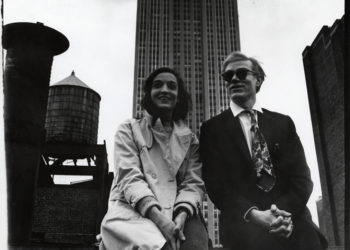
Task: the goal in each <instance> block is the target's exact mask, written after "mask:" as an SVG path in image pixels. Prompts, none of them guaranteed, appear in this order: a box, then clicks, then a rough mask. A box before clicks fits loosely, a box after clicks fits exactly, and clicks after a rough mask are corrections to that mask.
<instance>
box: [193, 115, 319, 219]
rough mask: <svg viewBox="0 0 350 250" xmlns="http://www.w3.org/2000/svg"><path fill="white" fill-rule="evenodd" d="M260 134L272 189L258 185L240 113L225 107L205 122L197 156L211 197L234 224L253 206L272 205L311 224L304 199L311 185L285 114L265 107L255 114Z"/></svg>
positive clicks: (293, 127)
mask: <svg viewBox="0 0 350 250" xmlns="http://www.w3.org/2000/svg"><path fill="white" fill-rule="evenodd" d="M258 124H259V128H260V130H261V132H262V133H263V135H264V137H265V140H266V143H267V146H268V149H269V152H270V156H271V160H272V164H273V167H274V170H275V173H276V184H275V186H274V188H273V189H272V190H271V191H270V192H267V193H266V192H264V191H262V190H260V189H259V188H258V187H256V185H255V183H256V173H255V171H254V163H253V161H252V159H251V156H250V153H249V149H248V145H247V143H246V139H245V137H244V134H243V131H242V127H241V124H240V122H239V118H238V117H234V116H233V114H232V112H231V110H230V109H227V110H225V111H224V112H222V113H221V114H219V115H218V116H215V117H213V118H212V119H210V120H208V121H206V122H204V123H203V125H202V127H201V133H200V154H201V159H202V162H203V178H204V181H205V184H206V188H207V192H208V195H209V197H210V199H211V200H212V201H213V202H214V204H215V205H216V207H217V208H219V209H220V210H221V212H222V216H223V217H224V218H225V217H226V218H227V219H230V220H231V221H232V223H242V222H244V221H243V216H244V213H245V212H246V211H247V210H248V209H249V208H251V207H252V206H257V207H258V208H259V209H260V210H266V209H269V208H270V206H271V204H276V205H277V207H278V208H279V209H283V210H286V211H288V212H290V213H292V217H293V218H296V217H298V218H302V219H304V220H306V221H308V222H310V224H312V225H314V224H313V223H312V220H311V216H310V212H309V210H308V209H307V207H306V203H307V201H308V199H309V196H310V194H311V192H312V188H313V183H312V181H311V178H310V170H309V168H308V166H307V163H306V159H305V155H304V150H303V147H302V144H301V142H300V140H299V137H298V135H297V133H296V130H295V126H294V123H293V121H292V120H291V118H290V117H289V116H286V115H282V114H279V113H276V112H271V111H268V110H265V109H263V113H262V114H261V113H260V112H258Z"/></svg>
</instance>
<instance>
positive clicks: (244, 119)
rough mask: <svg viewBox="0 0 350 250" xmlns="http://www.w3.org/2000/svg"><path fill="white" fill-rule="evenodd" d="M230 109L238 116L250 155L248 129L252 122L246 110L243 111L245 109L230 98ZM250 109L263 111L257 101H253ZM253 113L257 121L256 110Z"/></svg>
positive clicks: (250, 134)
mask: <svg viewBox="0 0 350 250" xmlns="http://www.w3.org/2000/svg"><path fill="white" fill-rule="evenodd" d="M230 109H231V111H232V113H233V115H234V116H235V117H236V116H238V119H239V122H240V123H241V127H242V130H243V134H244V137H245V139H246V141H247V144H248V148H249V152H250V155H252V133H251V131H250V128H251V127H252V122H251V118H250V115H249V114H248V113H246V112H243V111H245V109H244V108H242V107H240V106H238V105H237V104H236V103H234V102H233V101H232V100H231V101H230ZM252 110H254V111H258V112H260V113H262V112H263V111H262V109H261V106H260V104H259V103H258V102H255V104H254V106H253V107H252ZM242 112H243V113H242ZM254 113H255V119H256V121H258V115H257V112H254Z"/></svg>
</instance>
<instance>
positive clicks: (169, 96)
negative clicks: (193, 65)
mask: <svg viewBox="0 0 350 250" xmlns="http://www.w3.org/2000/svg"><path fill="white" fill-rule="evenodd" d="M178 89H179V86H178V84H177V80H176V77H175V76H174V75H173V74H172V73H169V72H163V73H159V74H158V75H157V76H156V77H155V78H154V79H153V83H152V88H151V100H152V101H153V103H154V105H155V106H156V107H157V108H159V109H163V110H168V111H170V112H171V111H173V110H174V108H175V106H176V103H177V96H178Z"/></svg>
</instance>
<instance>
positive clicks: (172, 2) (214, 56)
mask: <svg viewBox="0 0 350 250" xmlns="http://www.w3.org/2000/svg"><path fill="white" fill-rule="evenodd" d="M234 50H240V38H239V25H238V9H237V0H215V1H214V0H192V1H188V0H138V4H137V27H136V49H135V69H134V100H133V116H134V117H141V116H142V109H141V105H140V103H141V98H142V84H143V81H144V80H145V78H146V77H147V76H148V74H149V73H150V72H151V71H153V70H154V69H156V68H158V67H160V66H169V67H172V68H174V69H175V70H176V71H178V72H179V73H180V75H181V76H182V77H183V79H184V81H185V84H186V87H187V90H188V92H189V93H190V95H191V98H192V109H191V110H190V112H189V115H188V119H187V122H188V125H189V127H190V128H191V129H192V131H193V132H195V133H196V134H197V136H198V135H199V129H200V125H201V123H202V122H203V121H204V120H207V119H209V118H210V117H212V116H214V115H216V114H218V113H219V112H221V111H222V110H224V109H226V108H227V107H228V106H229V101H228V97H227V93H226V88H225V85H224V81H223V80H222V79H221V78H220V72H221V63H222V62H223V60H224V59H225V57H226V55H227V54H228V53H229V52H231V51H234ZM203 214H204V216H205V220H206V221H207V224H208V231H209V237H210V239H211V240H212V242H213V245H214V246H219V245H220V242H219V222H218V216H219V211H218V210H217V209H215V208H214V206H213V204H212V203H211V202H210V201H208V200H206V201H205V202H204V205H203Z"/></svg>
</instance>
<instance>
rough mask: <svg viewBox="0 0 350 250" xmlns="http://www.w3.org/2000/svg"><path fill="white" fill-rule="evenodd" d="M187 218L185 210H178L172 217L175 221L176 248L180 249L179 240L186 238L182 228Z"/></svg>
mask: <svg viewBox="0 0 350 250" xmlns="http://www.w3.org/2000/svg"><path fill="white" fill-rule="evenodd" d="M186 219H187V213H186V212H185V211H182V212H180V213H179V214H178V215H177V216H176V217H175V219H174V222H175V225H176V226H175V232H176V234H177V239H176V247H177V249H180V243H181V241H184V240H186V238H185V235H184V233H183V229H184V227H185V222H186Z"/></svg>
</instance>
